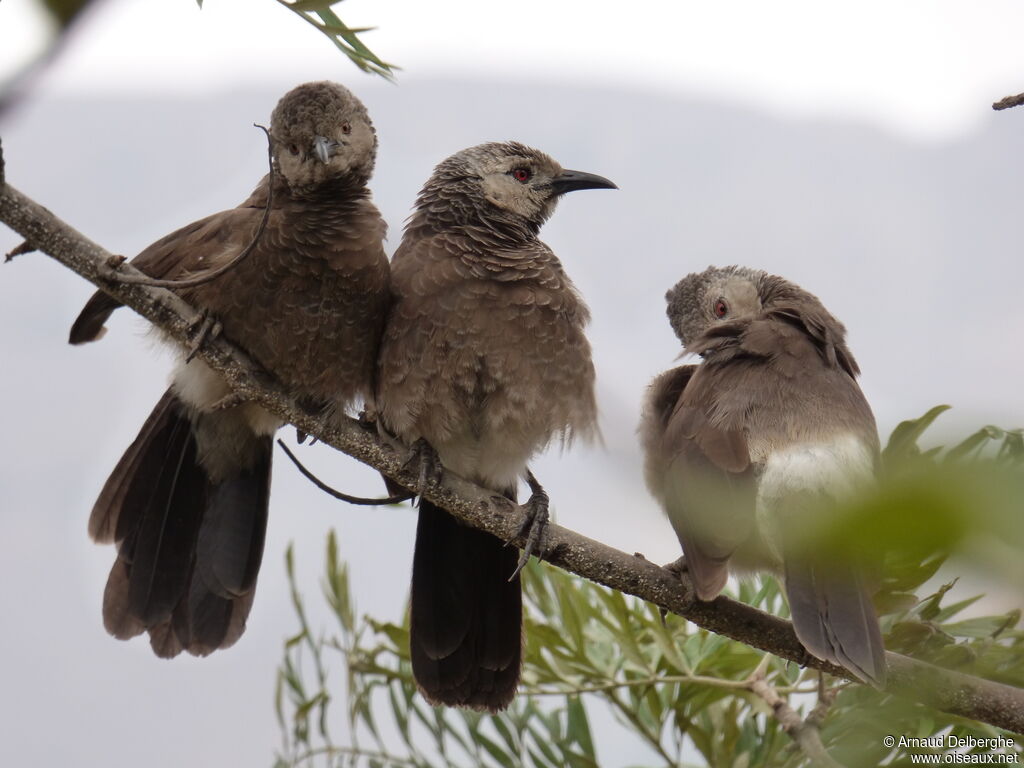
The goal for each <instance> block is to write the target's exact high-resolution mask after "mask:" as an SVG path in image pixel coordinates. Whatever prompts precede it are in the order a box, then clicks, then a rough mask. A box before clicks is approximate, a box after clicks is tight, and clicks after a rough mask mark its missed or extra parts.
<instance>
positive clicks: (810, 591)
mask: <svg viewBox="0 0 1024 768" xmlns="http://www.w3.org/2000/svg"><path fill="white" fill-rule="evenodd" d="M786 595H787V597H788V598H789V609H790V612H791V614H792V616H793V629H794V630H796V636H797V638H799V640H800V642H801V643H802V644H803V646H804V647H805V648H806V649H807V650H808V651H809V652H810V653H811V654H812V655H814V656H817V657H818V658H819V659H823V660H825V661H830V662H832V663H833V664H837V665H838V666H841V667H844V668H845V669H848V670H849V671H850V672H852V673H853V674H854V675H856V676H857V677H858V678H859V679H860V680H862V681H864V682H865V683H868V684H870V685H873V686H875V687H876V688H884V687H885V680H886V667H885V646H884V644H883V643H882V633H881V630H880V629H879V627H878V616H877V614H876V613H875V607H874V605H873V604H872V602H871V591H870V589H869V588H868V587H867V584H866V580H865V578H864V575H863V572H862V571H861V570H859V569H857V568H854V567H852V566H843V565H837V564H835V563H829V564H824V563H820V562H819V563H813V562H807V560H806V558H801V559H793V558H791V559H789V560H787V562H786Z"/></svg>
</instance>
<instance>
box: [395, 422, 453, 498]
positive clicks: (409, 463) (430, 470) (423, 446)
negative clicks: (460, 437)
mask: <svg viewBox="0 0 1024 768" xmlns="http://www.w3.org/2000/svg"><path fill="white" fill-rule="evenodd" d="M414 468H415V469H416V470H417V473H418V477H417V480H416V488H415V489H413V490H414V491H415V493H416V495H419V497H420V499H422V498H423V491H424V490H425V489H426V488H427V486H428V485H430V484H431V483H434V484H437V483H440V482H441V476H442V474H443V473H444V467H443V466H441V458H440V457H439V456H438V455H437V449H436V448H434V446H432V445H431V444H430V443H429V442H427V439H426V438H425V437H421V438H419V439H418V440H417V441H416V442H415V443H413V444H412V446H411V447H410V448H409V457H408V458H407V459H406V460H405V462H404V463H403V464H402V470H403V471H404V472H411V471H412V470H413V469H414ZM416 506H419V502H416Z"/></svg>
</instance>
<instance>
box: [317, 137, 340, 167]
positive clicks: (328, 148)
mask: <svg viewBox="0 0 1024 768" xmlns="http://www.w3.org/2000/svg"><path fill="white" fill-rule="evenodd" d="M340 146H341V142H340V141H335V140H334V139H328V138H327V137H326V136H317V137H316V138H314V139H313V154H315V155H316V156H317V159H318V160H320V162H321V163H324V164H325V165H326V164H327V161H328V160H330V159H331V155H333V154H334V153H335V152H336V151H337V149H338V148H339V147H340Z"/></svg>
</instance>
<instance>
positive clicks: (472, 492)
mask: <svg viewBox="0 0 1024 768" xmlns="http://www.w3.org/2000/svg"><path fill="white" fill-rule="evenodd" d="M2 178H3V164H2V154H0V179H2ZM0 183H2V182H0ZM0 221H2V222H3V223H4V224H6V225H7V226H9V227H10V228H11V229H13V230H14V231H16V232H17V233H18V234H19V235H20V236H21V237H22V238H24V239H25V240H26V241H27V242H29V243H31V244H32V245H33V246H34V247H35V248H36V249H37V250H39V251H41V252H43V253H46V254H47V255H49V256H52V257H53V258H55V259H56V260H58V261H60V262H61V263H62V264H64V265H65V266H67V267H68V268H69V269H72V270H74V271H75V272H77V273H78V274H80V275H82V277H84V278H86V279H87V280H89V281H91V282H92V283H94V284H96V285H97V286H99V287H100V288H101V289H103V290H104V291H106V292H107V293H109V294H110V295H111V296H113V297H114V298H116V299H117V300H118V301H120V302H122V303H124V304H125V305H127V306H129V307H131V308H132V309H134V310H135V311H136V312H138V313H139V314H141V315H142V316H144V317H145V318H147V319H148V320H149V321H150V322H152V323H153V324H154V325H156V326H158V327H159V328H161V329H162V330H163V331H164V332H165V333H166V334H167V335H169V336H171V337H172V338H175V339H177V340H178V341H179V342H181V343H183V344H187V343H188V342H189V334H188V329H189V326H190V324H192V323H194V322H195V318H196V317H197V314H198V313H197V312H196V311H195V310H194V309H193V308H192V307H191V306H189V305H188V304H187V303H186V302H185V301H183V300H182V299H181V298H180V297H178V296H177V295H175V294H174V293H172V292H171V291H169V290H166V289H164V288H159V287H155V286H150V285H145V284H142V283H125V282H120V281H119V282H110V281H108V280H106V279H105V276H104V274H103V270H104V265H105V264H106V263H107V261H108V260H109V259H110V258H111V254H110V253H109V252H108V251H106V250H105V249H103V248H101V247H100V246H98V245H97V244H95V243H93V242H91V241H90V240H89V239H88V238H86V237H84V236H83V235H82V234H81V233H79V232H77V231H75V230H74V229H73V228H71V227H70V226H68V225H67V224H65V223H64V222H63V221H61V220H60V219H58V218H57V217H56V216H54V215H53V214H52V213H51V212H50V211H48V210H46V209H45V208H43V207H42V206H40V205H39V204H38V203H36V202H34V201H33V200H31V199H29V198H28V197H26V196H25V195H23V194H21V193H20V192H19V191H18V190H16V189H14V188H13V187H11V186H10V185H9V184H4V185H3V187H2V189H0ZM122 273H123V274H135V275H141V273H139V272H138V270H134V269H133V268H132V267H131V265H130V264H124V265H122V266H121V267H120V268H119V270H118V274H119V275H120V274H122ZM143 277H144V276H143ZM196 356H197V357H199V358H201V359H202V360H203V361H204V362H205V363H206V364H207V365H209V366H210V368H212V369H213V370H215V371H217V372H218V373H220V374H221V375H222V376H223V378H224V380H225V381H226V382H227V384H228V386H229V387H230V388H231V389H232V391H234V392H236V393H238V394H239V396H240V397H243V398H244V399H245V400H246V401H248V402H252V403H254V404H257V405H259V406H260V407H262V408H264V409H266V410H268V411H270V412H272V413H274V414H276V415H277V416H279V417H280V418H281V419H283V420H284V421H286V422H288V423H291V424H293V425H295V427H296V428H298V429H299V430H301V431H303V432H306V433H308V434H310V435H313V436H314V437H316V438H317V439H318V440H319V441H320V442H323V443H327V444H329V445H331V446H333V447H334V448H336V449H337V450H339V451H341V452H343V453H346V454H348V455H349V456H352V457H354V458H355V459H357V460H359V461H361V462H363V463H364V464H367V465H369V466H371V467H373V468H374V469H376V470H378V471H379V472H381V473H382V474H383V475H385V476H386V477H391V478H394V479H395V481H396V482H398V483H400V484H401V485H403V486H404V487H406V488H418V489H419V490H420V491H422V495H423V496H424V497H425V498H427V499H428V500H430V501H431V502H432V503H434V504H436V505H437V506H439V507H441V508H443V509H445V510H447V511H448V512H449V514H451V515H453V516H454V517H456V518H457V519H458V520H460V521H461V522H462V523H464V524H465V525H469V526H472V527H474V528H478V529H480V530H484V531H487V532H488V533H490V534H492V535H494V536H496V537H498V538H500V539H502V540H503V541H510V540H516V536H517V535H519V533H520V532H519V528H520V526H519V525H518V521H517V520H516V518H515V517H514V516H513V515H510V514H509V510H510V507H511V504H510V503H509V502H508V501H507V500H505V499H495V498H494V494H493V492H492V491H489V490H486V489H484V488H481V487H479V486H476V485H473V484H471V483H468V482H466V481H465V480H463V479H462V478H459V477H457V476H454V475H452V474H450V473H449V474H448V475H446V477H445V482H444V483H443V484H427V485H425V486H424V485H423V484H422V483H421V478H420V473H416V474H415V475H414V474H413V473H412V472H411V468H409V467H406V466H405V463H404V460H403V459H404V457H402V456H400V455H399V452H397V451H396V450H395V449H394V448H393V447H392V446H391V445H390V444H388V443H387V442H386V441H385V440H383V439H382V438H381V437H379V436H378V435H377V434H376V433H374V432H373V431H371V430H367V429H365V428H364V427H363V426H361V425H360V424H359V422H357V421H356V420H354V419H338V418H337V417H334V418H332V419H330V420H329V419H328V418H327V417H326V416H325V415H324V414H323V413H321V412H319V411H317V410H315V409H313V408H310V407H307V406H304V405H302V404H300V403H297V402H296V401H295V400H294V399H293V398H291V397H290V396H289V394H288V393H287V392H286V391H285V390H284V389H283V388H282V387H281V386H280V384H278V383H277V382H276V381H275V380H274V378H273V377H272V376H269V375H268V374H267V373H266V372H265V371H263V370H262V369H260V368H259V367H258V366H256V365H255V364H254V363H253V362H252V361H251V360H250V359H249V358H248V357H247V356H246V355H245V354H244V353H243V352H242V351H241V350H239V349H238V348H236V347H234V346H233V345H232V344H230V343H229V342H228V341H227V340H226V339H225V338H224V337H223V336H221V337H219V338H214V339H207V341H206V343H204V344H202V345H201V347H200V348H199V349H198V350H197V352H196ZM528 503H529V502H528ZM544 539H545V541H546V547H545V549H544V554H545V560H546V561H547V562H548V563H550V564H551V565H553V566H556V567H559V568H563V569H565V570H567V571H571V572H572V573H575V574H577V575H579V576H582V577H584V578H587V579H590V580H592V581H595V582H597V583H599V584H603V585H605V586H607V587H610V588H612V589H615V590H619V591H621V592H624V593H627V594H631V595H635V596H637V597H639V598H641V599H643V600H647V601H649V602H651V603H653V604H655V605H657V606H659V607H662V608H664V609H665V610H668V611H671V612H673V613H676V614H678V615H680V616H682V617H684V618H686V619H688V620H690V621H692V622H693V623H695V624H697V625H698V626H701V627H704V628H705V629H707V630H709V631H712V632H716V633H718V634H722V635H725V636H727V637H729V638H732V639H734V640H737V641H739V642H742V643H745V644H747V645H750V646H752V647H755V648H760V649H761V650H764V651H766V652H768V653H772V654H775V655H776V656H779V657H781V658H785V659H789V660H792V661H796V662H798V663H800V662H803V661H805V660H806V662H807V663H808V665H809V666H812V667H814V668H816V669H820V670H823V671H825V672H828V673H829V674H832V675H835V676H837V677H842V678H846V679H849V673H847V672H845V670H843V669H840V668H838V667H835V666H833V665H831V664H828V663H826V662H822V661H820V660H817V659H813V658H808V657H807V655H806V652H805V651H804V649H803V647H802V646H801V645H800V643H799V642H798V641H797V639H796V635H795V634H794V633H793V628H792V625H791V624H790V623H789V622H788V621H785V620H783V619H780V618H778V617H777V616H772V615H770V614H767V613H764V612H763V611H760V610H757V609H756V608H752V607H750V606H748V605H744V604H742V603H739V602H737V601H735V600H730V599H728V598H724V597H719V598H717V599H715V600H714V601H712V602H709V603H704V602H701V601H699V600H696V599H695V598H694V592H693V587H692V585H691V584H690V583H689V579H688V578H686V577H685V575H684V578H681V579H680V578H677V577H676V576H674V575H673V574H671V573H669V572H668V571H666V570H665V569H663V568H661V567H659V566H657V565H655V564H654V563H651V562H649V561H648V560H646V559H644V558H642V557H636V556H634V555H632V554H628V553H626V552H622V551H620V550H617V549H614V548H612V547H609V546H607V545H605V544H601V543H600V542H597V541H594V540H592V539H589V538H587V537H585V536H582V535H581V534H578V533H575V532H574V531H571V530H568V529H566V528H563V527H561V526H559V525H556V524H554V523H548V524H547V526H546V531H545V532H544ZM886 662H887V665H888V670H889V672H888V679H889V685H888V688H887V691H888V692H890V693H892V694H894V695H899V696H902V697H904V698H906V699H909V700H911V701H917V702H922V703H925V704H928V705H929V706H932V707H935V708H937V709H939V710H942V711H944V712H948V713H950V714H954V715H960V716H963V717H968V718H971V719H973V720H978V721H981V722H985V723H989V724H991V725H995V726H998V727H1000V728H1005V729H1006V730H1009V731H1013V732H1015V733H1022V734H1024V691H1022V690H1020V689H1017V688H1014V687H1012V686H1008V685H1003V684H1001V683H995V682H992V681H989V680H983V679H980V678H978V677H974V676H971V675H965V674H961V673H958V672H953V671H950V670H945V669H940V668H938V667H935V666H933V665H930V664H926V663H924V662H920V661H916V660H914V659H911V658H909V657H906V656H903V655H900V654H897V653H892V652H889V653H887V654H886Z"/></svg>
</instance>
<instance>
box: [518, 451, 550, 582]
mask: <svg viewBox="0 0 1024 768" xmlns="http://www.w3.org/2000/svg"><path fill="white" fill-rule="evenodd" d="M526 482H527V483H528V484H529V486H530V498H528V499H527V500H526V503H525V504H523V505H522V507H521V509H522V510H523V522H522V523H520V525H519V530H517V531H516V538H520V537H525V538H526V542H525V543H524V545H523V553H522V554H521V555H520V556H519V562H518V563H516V569H515V570H514V571H513V572H512V575H511V576H509V577H508V580H509V581H512V580H513V579H514V578H515V577H516V576H518V575H519V572H520V571H521V570H523V566H524V565H526V561H527V560H529V559H530V555H532V554H534V552H535V551H536V554H537V559H538V560H540V559H543V557H544V553H545V552H546V551H547V546H546V544H545V541H544V540H545V538H546V534H547V529H548V517H549V515H548V506H549V499H548V493H547V491H545V490H544V487H543V486H542V485H541V484H540V483H539V482H537V478H536V477H534V476H533V472H531V471H530V470H526Z"/></svg>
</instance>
